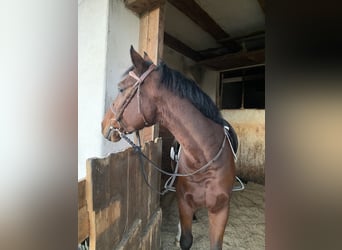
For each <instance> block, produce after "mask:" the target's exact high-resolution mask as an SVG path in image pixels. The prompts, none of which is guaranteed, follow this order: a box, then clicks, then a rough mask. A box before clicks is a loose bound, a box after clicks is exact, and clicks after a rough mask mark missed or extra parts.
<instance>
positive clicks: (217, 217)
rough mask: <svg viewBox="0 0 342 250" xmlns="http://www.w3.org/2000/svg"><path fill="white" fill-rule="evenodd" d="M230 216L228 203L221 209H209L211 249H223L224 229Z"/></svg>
mask: <svg viewBox="0 0 342 250" xmlns="http://www.w3.org/2000/svg"><path fill="white" fill-rule="evenodd" d="M228 216H229V208H228V205H227V206H225V207H223V208H221V209H220V210H219V211H208V218H209V234H210V249H211V250H221V249H222V244H223V236H224V230H225V228H226V224H227V221H228Z"/></svg>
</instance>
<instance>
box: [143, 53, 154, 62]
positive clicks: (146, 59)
mask: <svg viewBox="0 0 342 250" xmlns="http://www.w3.org/2000/svg"><path fill="white" fill-rule="evenodd" d="M144 60H145V61H148V62H152V59H151V58H150V57H149V56H148V55H147V53H146V52H145V51H144Z"/></svg>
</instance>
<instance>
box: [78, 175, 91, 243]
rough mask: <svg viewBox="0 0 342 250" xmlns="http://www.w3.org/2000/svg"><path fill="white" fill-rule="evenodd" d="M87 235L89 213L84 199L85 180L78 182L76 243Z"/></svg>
mask: <svg viewBox="0 0 342 250" xmlns="http://www.w3.org/2000/svg"><path fill="white" fill-rule="evenodd" d="M88 237H89V214H88V207H87V200H86V180H85V179H84V180H81V181H79V182H78V243H81V242H82V241H84V240H85V239H86V238H88Z"/></svg>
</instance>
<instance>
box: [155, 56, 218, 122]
mask: <svg viewBox="0 0 342 250" xmlns="http://www.w3.org/2000/svg"><path fill="white" fill-rule="evenodd" d="M158 69H159V70H160V73H161V84H162V85H163V86H165V87H166V88H167V89H168V90H170V91H171V92H173V93H174V94H176V95H177V96H179V97H181V98H186V99H188V100H189V101H190V102H191V103H192V104H193V105H194V106H195V107H196V108H197V109H198V110H199V111H200V112H201V113H202V114H203V115H204V116H206V117H207V118H209V119H211V120H213V121H214V122H216V123H218V124H220V125H224V120H223V118H222V116H221V113H220V111H219V109H218V108H217V107H216V105H215V104H214V102H213V101H212V100H211V98H210V97H209V96H208V95H207V94H206V93H204V92H203V91H202V90H201V89H200V88H199V86H198V85H197V84H196V83H195V82H194V81H192V80H190V79H188V78H186V77H184V76H183V75H182V74H181V73H180V72H178V71H176V70H173V69H170V68H169V67H167V65H166V64H165V63H163V62H162V63H160V65H159V66H158Z"/></svg>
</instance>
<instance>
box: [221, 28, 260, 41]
mask: <svg viewBox="0 0 342 250" xmlns="http://www.w3.org/2000/svg"><path fill="white" fill-rule="evenodd" d="M260 35H264V36H265V31H264V30H259V31H255V32H252V33H249V34H247V35H243V36H236V37H229V38H224V39H222V40H220V41H219V42H228V41H236V40H245V39H248V38H250V37H255V36H260Z"/></svg>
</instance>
